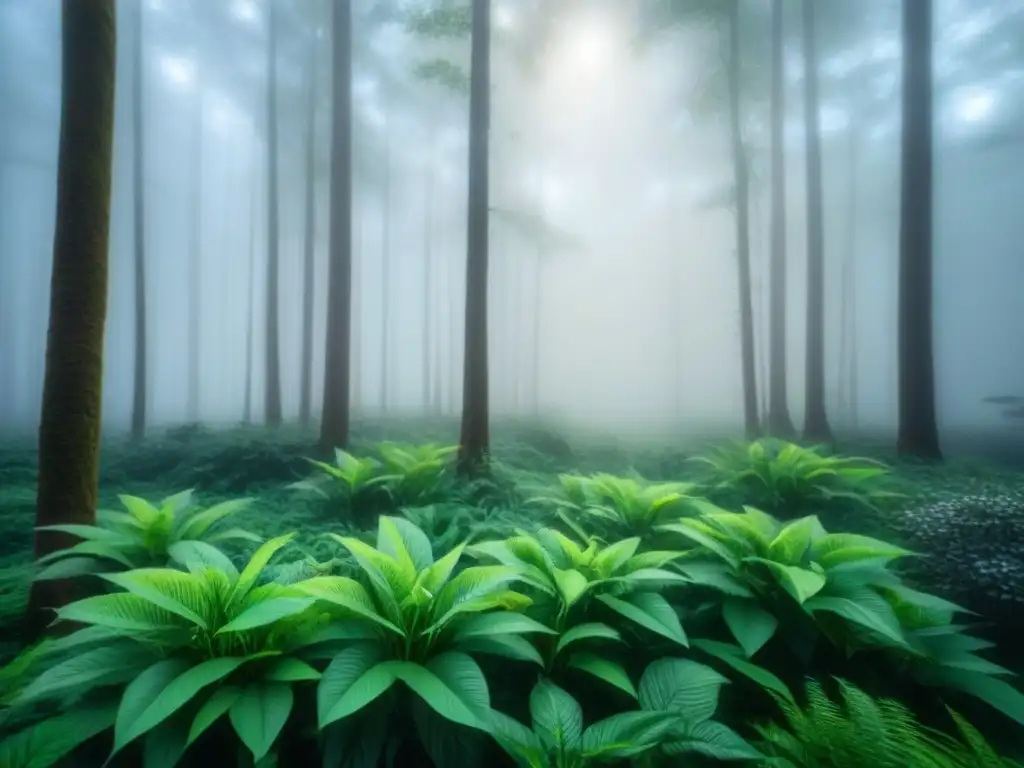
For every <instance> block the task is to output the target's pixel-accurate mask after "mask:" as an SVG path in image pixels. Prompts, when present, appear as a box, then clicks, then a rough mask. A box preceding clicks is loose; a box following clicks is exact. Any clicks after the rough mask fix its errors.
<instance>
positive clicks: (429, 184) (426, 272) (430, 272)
mask: <svg viewBox="0 0 1024 768" xmlns="http://www.w3.org/2000/svg"><path fill="white" fill-rule="evenodd" d="M431 131H433V118H431ZM433 143H434V142H433V141H431V142H429V144H430V145H433ZM423 191H424V195H423V329H422V331H423V339H422V346H423V412H424V413H428V412H429V411H430V385H431V376H430V351H431V350H430V342H431V338H430V321H431V317H432V314H433V313H432V312H431V311H430V310H431V306H432V305H433V302H434V229H433V215H434V210H433V206H432V205H431V203H432V201H433V199H434V163H433V159H432V158H431V160H430V162H429V163H428V166H427V172H426V177H425V179H424V190H423Z"/></svg>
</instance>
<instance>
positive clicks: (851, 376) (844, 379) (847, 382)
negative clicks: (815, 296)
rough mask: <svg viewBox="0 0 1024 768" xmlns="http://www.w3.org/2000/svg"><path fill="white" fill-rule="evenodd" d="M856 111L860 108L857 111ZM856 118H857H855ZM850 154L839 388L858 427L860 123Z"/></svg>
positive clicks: (853, 425) (853, 129) (853, 133)
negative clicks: (857, 299)
mask: <svg viewBox="0 0 1024 768" xmlns="http://www.w3.org/2000/svg"><path fill="white" fill-rule="evenodd" d="M854 114H856V112H854ZM855 119H856V118H854V120H855ZM849 130H850V134H849V147H848V149H849V158H848V160H847V189H846V200H847V223H846V253H845V254H844V259H843V288H842V294H841V302H842V306H841V309H840V318H841V319H840V323H841V327H840V339H839V364H840V365H839V391H840V398H841V400H842V401H843V403H844V404H845V407H846V415H847V418H848V420H849V426H850V427H851V428H852V429H854V430H856V429H857V427H858V424H857V384H856V378H857V348H856V333H857V310H856V297H857V267H856V261H857V221H858V210H857V208H858V206H857V202H858V199H857V198H858V195H857V192H858V187H857V181H858V174H857V162H858V157H859V155H860V153H859V151H858V143H859V142H858V132H859V126H857V125H856V123H852V124H851V125H850V129H849Z"/></svg>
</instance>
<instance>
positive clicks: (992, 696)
mask: <svg viewBox="0 0 1024 768" xmlns="http://www.w3.org/2000/svg"><path fill="white" fill-rule="evenodd" d="M936 677H937V680H938V682H940V683H942V684H944V685H945V686H947V687H949V688H955V689H956V690H958V691H963V692H964V693H966V694H969V695H971V696H974V697H975V698H976V699H979V700H980V701H983V702H985V703H986V704H988V705H989V706H990V707H992V708H993V709H996V710H998V711H999V712H1002V713H1003V714H1004V715H1006V716H1007V717H1009V718H1010V719H1011V720H1014V721H1015V722H1017V723H1019V724H1021V725H1024V694H1022V693H1021V692H1020V691H1018V690H1017V689H1016V688H1014V687H1013V686H1012V685H1010V684H1009V683H1007V682H1005V681H1003V680H999V679H998V678H995V677H989V676H987V675H982V674H978V673H976V672H966V671H963V670H946V669H939V670H936Z"/></svg>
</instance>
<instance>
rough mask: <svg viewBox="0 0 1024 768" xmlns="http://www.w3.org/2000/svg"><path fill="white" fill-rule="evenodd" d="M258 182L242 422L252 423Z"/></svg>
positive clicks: (252, 226) (251, 222) (252, 220)
mask: <svg viewBox="0 0 1024 768" xmlns="http://www.w3.org/2000/svg"><path fill="white" fill-rule="evenodd" d="M256 186H257V185H256V183H255V180H254V183H253V192H252V203H251V205H250V213H249V294H248V304H249V307H248V313H247V315H246V320H245V398H244V405H243V407H242V423H243V424H245V425H246V426H249V425H250V424H252V388H253V381H252V378H253V360H252V358H253V345H254V342H255V340H254V339H253V325H254V324H255V322H256V312H255V308H256V225H257V218H256Z"/></svg>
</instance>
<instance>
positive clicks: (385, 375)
mask: <svg viewBox="0 0 1024 768" xmlns="http://www.w3.org/2000/svg"><path fill="white" fill-rule="evenodd" d="M385 114H386V115H387V117H386V120H387V124H386V125H385V127H384V179H383V189H382V190H381V204H380V227H381V230H380V270H381V272H380V409H381V412H382V413H387V412H388V405H389V399H390V398H389V395H390V392H389V386H388V385H389V383H390V378H391V366H390V365H389V363H390V359H389V358H390V357H391V355H390V351H391V344H390V341H391V115H390V113H385Z"/></svg>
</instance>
